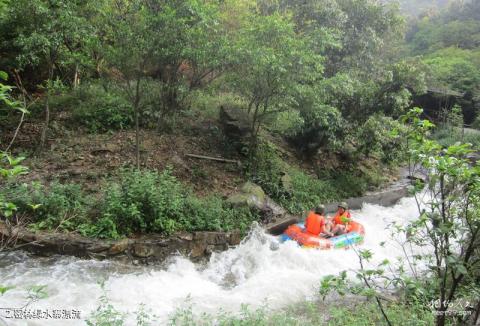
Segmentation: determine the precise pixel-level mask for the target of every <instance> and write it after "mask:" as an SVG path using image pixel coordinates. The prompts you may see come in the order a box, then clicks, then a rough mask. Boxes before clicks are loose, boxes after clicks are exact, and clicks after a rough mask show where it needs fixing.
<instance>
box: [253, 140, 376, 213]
mask: <svg viewBox="0 0 480 326" xmlns="http://www.w3.org/2000/svg"><path fill="white" fill-rule="evenodd" d="M246 174H247V177H248V178H249V179H250V180H251V181H252V182H254V183H256V184H258V185H259V186H261V187H262V189H263V190H264V191H265V192H266V193H267V194H268V195H269V196H270V197H271V198H272V199H274V200H275V201H276V202H278V203H279V204H280V205H282V206H283V207H284V208H286V209H287V210H288V211H290V212H291V213H295V214H298V213H302V212H304V211H306V210H309V209H311V208H312V207H316V206H318V204H319V203H328V202H333V201H335V200H339V199H342V198H349V197H354V196H360V195H362V194H363V193H364V192H365V191H366V190H368V189H367V188H368V185H371V184H373V183H374V182H373V181H375V182H378V181H376V180H373V179H372V178H373V176H368V175H362V174H361V173H359V171H356V172H355V171H342V172H332V173H328V172H327V173H322V175H321V177H319V178H317V177H314V176H311V175H307V174H305V173H304V172H302V171H301V170H300V169H298V168H295V167H292V166H289V165H288V164H286V163H285V162H284V161H283V160H282V159H281V158H280V157H279V155H278V153H277V151H276V148H275V146H274V145H272V144H271V143H261V144H260V147H259V150H258V153H257V154H256V156H255V159H254V160H253V161H252V163H250V164H249V165H248V166H246ZM284 176H287V178H289V181H288V182H285V177H284Z"/></svg>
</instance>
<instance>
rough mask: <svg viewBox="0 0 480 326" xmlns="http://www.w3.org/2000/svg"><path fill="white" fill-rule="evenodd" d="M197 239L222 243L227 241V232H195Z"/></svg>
mask: <svg viewBox="0 0 480 326" xmlns="http://www.w3.org/2000/svg"><path fill="white" fill-rule="evenodd" d="M194 239H195V241H197V242H202V243H204V244H209V245H210V244H212V245H215V244H221V243H227V242H228V237H227V233H224V232H195V237H194Z"/></svg>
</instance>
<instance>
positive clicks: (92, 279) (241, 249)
mask: <svg viewBox="0 0 480 326" xmlns="http://www.w3.org/2000/svg"><path fill="white" fill-rule="evenodd" d="M352 216H353V218H354V219H356V220H357V221H359V222H360V223H362V224H363V225H364V226H365V232H366V236H365V242H364V244H362V245H361V248H362V249H370V250H372V251H373V252H374V259H373V260H374V263H379V262H381V261H382V260H384V259H389V260H391V261H392V260H394V259H395V258H396V257H399V256H402V250H401V247H400V246H399V245H397V244H396V243H394V242H393V241H391V239H390V237H389V232H387V231H385V230H386V228H387V227H388V225H389V224H391V223H392V222H397V223H405V222H406V221H407V220H409V219H412V218H416V217H417V216H418V210H417V206H416V204H415V200H414V199H413V198H403V199H402V200H401V201H400V202H399V203H398V204H397V205H396V206H394V207H381V206H377V205H370V204H366V205H364V206H363V208H362V209H361V210H355V211H352ZM276 241H277V240H276V238H275V237H272V236H270V235H266V234H265V233H263V231H262V230H261V229H259V228H257V229H254V230H252V232H251V234H250V236H249V237H248V238H246V239H245V240H244V241H243V242H242V243H241V244H240V245H238V246H236V247H234V248H231V249H229V250H227V251H225V252H222V253H217V254H214V255H213V256H212V257H211V259H210V261H209V262H208V263H207V264H194V263H192V262H191V261H190V260H189V259H188V258H187V257H171V260H170V261H169V262H167V263H166V264H165V265H164V266H163V267H159V266H157V267H135V266H125V265H122V264H119V263H115V262H108V261H95V260H82V259H78V258H72V257H59V256H56V257H51V258H39V257H31V256H29V255H27V254H26V253H22V252H15V253H12V254H9V256H8V257H7V258H6V259H3V260H2V261H0V285H3V286H5V285H8V286H14V288H13V289H12V290H9V291H7V292H6V293H5V294H4V295H3V296H0V308H4V307H20V306H23V305H24V304H25V303H26V301H27V300H26V298H25V294H26V288H28V286H30V285H45V286H46V292H47V293H48V297H46V298H44V299H41V300H39V301H38V302H35V303H33V304H31V306H30V307H29V308H33V309H50V310H51V309H67V310H72V309H75V310H79V311H80V312H81V317H82V320H77V321H66V320H62V321H58V322H54V321H52V320H43V321H41V320H39V321H33V320H29V321H28V322H27V321H19V320H17V321H15V322H12V325H29V326H30V325H85V322H84V320H85V319H87V318H88V316H89V315H90V313H91V312H92V311H94V310H95V309H96V308H97V307H98V305H99V298H100V296H101V295H102V294H103V293H104V291H103V290H102V288H101V286H100V284H99V282H101V281H103V282H104V288H105V290H106V293H107V296H108V298H109V300H110V302H111V304H112V305H113V306H114V307H115V308H116V309H118V310H120V311H121V312H126V313H130V314H132V313H134V312H135V311H138V309H139V306H140V304H144V305H145V307H146V310H151V312H152V313H153V314H154V315H156V316H157V318H158V321H159V322H161V323H165V322H167V321H168V320H169V318H170V317H171V315H172V314H173V313H174V312H175V311H176V310H177V309H178V308H181V307H184V306H185V305H186V304H187V303H188V304H189V305H191V306H192V307H193V312H194V313H203V312H205V313H209V314H215V313H217V312H218V311H219V310H223V311H228V312H237V311H239V310H240V307H241V305H242V304H248V305H249V306H250V307H251V308H253V309H255V308H258V307H261V306H264V305H265V304H267V305H268V307H269V308H273V309H276V308H282V307H285V306H288V305H290V304H293V303H295V302H299V301H302V300H305V299H307V300H308V299H309V298H313V297H314V295H315V293H316V291H317V289H318V286H319V282H320V279H321V278H322V276H326V275H329V274H338V273H339V272H341V271H343V270H352V269H356V268H358V258H357V256H356V254H355V252H354V251H353V250H330V251H319V250H312V249H302V248H299V247H298V246H297V245H296V243H294V242H291V241H289V242H286V243H282V244H279V245H278V246H275V245H272V243H273V244H275V243H276ZM381 242H385V243H386V244H385V245H384V246H381V245H380V243H381ZM133 317H134V315H132V318H133ZM10 321H11V320H9V322H10ZM132 323H133V320H132ZM0 324H1V322H0ZM127 324H130V323H127ZM9 325H10V324H9Z"/></svg>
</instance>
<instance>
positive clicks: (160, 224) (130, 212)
mask: <svg viewBox="0 0 480 326" xmlns="http://www.w3.org/2000/svg"><path fill="white" fill-rule="evenodd" d="M103 202H104V203H103V206H102V209H101V211H102V217H101V219H100V220H99V221H100V222H103V223H106V226H107V228H105V229H104V230H103V231H101V232H99V235H102V234H104V233H105V232H107V233H115V232H117V231H118V233H119V234H130V233H133V232H161V233H165V234H170V233H172V232H175V231H178V230H186V231H198V230H217V231H220V230H232V229H243V230H245V229H246V228H247V227H248V225H249V224H250V222H251V221H253V220H254V219H255V218H256V217H255V215H254V214H252V213H251V212H250V211H248V210H240V209H232V208H229V207H227V206H226V205H225V203H224V202H223V201H222V200H221V199H219V198H216V197H209V198H205V199H200V198H197V197H195V196H194V195H193V194H192V193H191V191H189V190H188V189H185V188H184V187H183V186H182V184H181V183H180V182H179V181H178V180H177V179H176V178H175V177H174V176H173V175H172V174H171V171H170V170H168V169H167V170H165V171H163V172H162V173H160V174H158V173H156V172H148V171H136V170H135V171H133V170H125V171H123V172H122V174H121V177H120V180H119V182H116V183H110V184H109V185H108V186H107V188H106V190H105V191H104V201H103ZM110 221H111V222H110ZM108 226H110V228H108ZM113 226H115V228H116V229H115V230H113V229H112V227H113Z"/></svg>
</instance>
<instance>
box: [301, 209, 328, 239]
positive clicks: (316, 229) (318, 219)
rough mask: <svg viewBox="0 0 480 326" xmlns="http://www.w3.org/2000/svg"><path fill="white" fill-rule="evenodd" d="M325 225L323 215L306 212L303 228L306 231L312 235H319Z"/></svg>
mask: <svg viewBox="0 0 480 326" xmlns="http://www.w3.org/2000/svg"><path fill="white" fill-rule="evenodd" d="M324 226H325V217H323V216H322V215H318V214H315V213H314V212H310V213H308V216H307V219H306V220H305V228H306V229H307V232H308V233H310V234H312V235H319V234H320V233H321V232H323V231H324Z"/></svg>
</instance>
